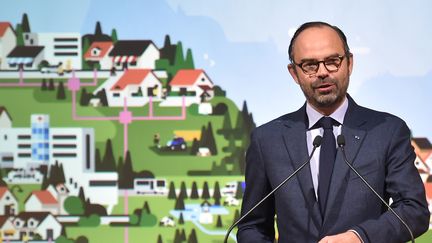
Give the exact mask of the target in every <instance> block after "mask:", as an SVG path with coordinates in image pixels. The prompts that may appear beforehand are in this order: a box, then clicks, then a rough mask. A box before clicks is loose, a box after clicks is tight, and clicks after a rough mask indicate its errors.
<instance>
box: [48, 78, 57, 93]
mask: <svg viewBox="0 0 432 243" xmlns="http://www.w3.org/2000/svg"><path fill="white" fill-rule="evenodd" d="M48 90H49V91H54V90H55V86H54V80H53V79H52V78H50V79H49V83H48Z"/></svg>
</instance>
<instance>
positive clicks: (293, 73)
mask: <svg viewBox="0 0 432 243" xmlns="http://www.w3.org/2000/svg"><path fill="white" fill-rule="evenodd" d="M287 67H288V71H289V73H290V74H291V77H292V78H293V79H294V81H295V82H296V83H297V84H298V83H299V81H298V75H297V70H296V69H295V66H294V64H292V63H290V64H288V66H287Z"/></svg>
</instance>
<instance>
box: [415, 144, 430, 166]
mask: <svg viewBox="0 0 432 243" xmlns="http://www.w3.org/2000/svg"><path fill="white" fill-rule="evenodd" d="M411 145H412V146H413V147H414V151H415V153H416V154H417V155H418V156H419V157H420V158H421V159H422V160H423V161H426V159H427V157H428V156H429V155H430V153H432V144H431V143H430V142H429V139H427V138H425V137H418V138H412V139H411ZM428 166H429V165H428Z"/></svg>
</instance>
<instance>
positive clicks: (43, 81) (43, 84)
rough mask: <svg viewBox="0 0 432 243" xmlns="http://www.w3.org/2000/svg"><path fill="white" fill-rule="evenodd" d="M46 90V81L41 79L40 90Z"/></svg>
mask: <svg viewBox="0 0 432 243" xmlns="http://www.w3.org/2000/svg"><path fill="white" fill-rule="evenodd" d="M47 89H48V86H47V82H46V79H42V84H41V90H42V91H46V90H47Z"/></svg>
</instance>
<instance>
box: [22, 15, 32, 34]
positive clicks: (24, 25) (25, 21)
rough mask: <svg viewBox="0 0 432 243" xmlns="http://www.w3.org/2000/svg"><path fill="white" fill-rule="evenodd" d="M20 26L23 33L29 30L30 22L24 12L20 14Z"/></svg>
mask: <svg viewBox="0 0 432 243" xmlns="http://www.w3.org/2000/svg"><path fill="white" fill-rule="evenodd" d="M21 26H22V32H24V33H28V32H31V30H30V23H29V20H28V16H27V14H26V13H24V14H23V16H22V19H21Z"/></svg>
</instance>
